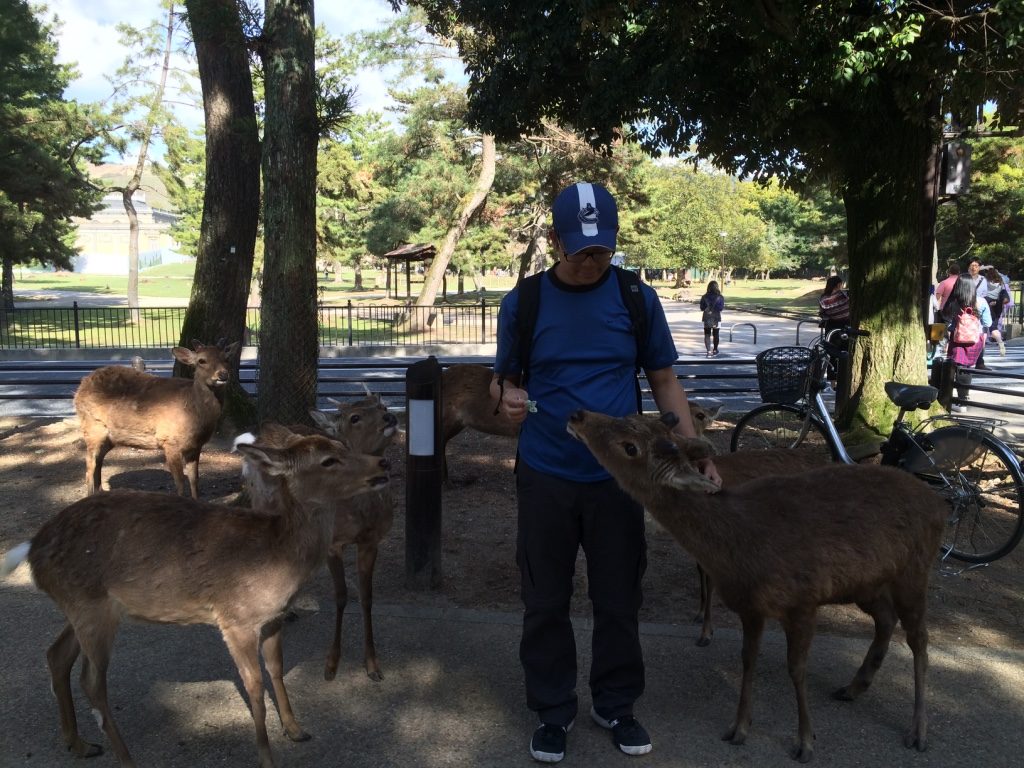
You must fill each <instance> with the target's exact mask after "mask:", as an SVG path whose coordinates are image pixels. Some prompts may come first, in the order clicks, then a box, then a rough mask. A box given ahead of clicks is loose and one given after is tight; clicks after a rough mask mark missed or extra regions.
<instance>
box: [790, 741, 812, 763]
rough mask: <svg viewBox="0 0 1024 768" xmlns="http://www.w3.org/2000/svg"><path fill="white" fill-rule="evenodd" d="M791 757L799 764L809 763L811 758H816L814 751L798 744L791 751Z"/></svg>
mask: <svg viewBox="0 0 1024 768" xmlns="http://www.w3.org/2000/svg"><path fill="white" fill-rule="evenodd" d="M789 756H790V757H792V758H793V759H794V760H796V761H797V762H798V763H809V762H811V758H812V757H814V749H813V748H812V747H809V746H806V745H803V744H797V745H796V746H795V747H793V749H791V750H790V751H789Z"/></svg>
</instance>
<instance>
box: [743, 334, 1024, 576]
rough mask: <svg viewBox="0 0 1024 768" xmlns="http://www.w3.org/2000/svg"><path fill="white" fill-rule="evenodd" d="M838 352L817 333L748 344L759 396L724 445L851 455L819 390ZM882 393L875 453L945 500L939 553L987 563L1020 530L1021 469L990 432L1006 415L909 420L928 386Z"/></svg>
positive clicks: (925, 405)
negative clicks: (807, 338)
mask: <svg viewBox="0 0 1024 768" xmlns="http://www.w3.org/2000/svg"><path fill="white" fill-rule="evenodd" d="M833 334H840V338H841V339H842V340H843V341H846V340H848V339H849V338H851V337H854V336H866V335H867V333H866V332H863V331H857V330H855V329H852V328H847V329H842V330H841V331H834V332H833ZM833 334H830V336H829V338H833ZM846 354H847V353H846V352H844V351H842V350H841V349H840V348H839V346H838V345H836V344H833V343H831V342H830V341H829V340H828V339H819V340H818V341H817V343H815V344H814V345H813V346H812V347H810V348H807V347H774V348H771V349H766V350H764V351H763V352H761V353H760V354H758V355H757V358H756V361H757V375H758V384H759V388H760V391H761V399H762V400H764V401H765V403H764V405H760V406H758V407H756V408H754V409H753V410H752V411H750V412H749V413H747V414H746V415H744V416H743V417H742V418H741V419H740V420H739V422H738V423H737V424H736V427H735V429H734V430H733V433H732V442H731V449H732V450H733V451H738V450H744V451H746V450H762V449H766V448H774V447H787V448H791V449H794V450H804V451H817V452H820V453H821V454H822V456H823V458H824V459H826V460H828V459H831V460H834V461H842V462H845V463H847V464H853V463H855V462H854V460H853V459H852V458H851V457H850V455H849V453H848V452H847V450H846V447H845V446H844V445H843V441H842V438H841V437H840V436H839V432H838V430H837V429H836V426H835V424H834V423H833V421H832V418H831V416H830V415H829V410H828V406H827V405H826V403H825V401H824V399H823V394H824V393H826V392H827V391H828V390H829V383H828V380H827V376H826V371H827V365H828V357H829V355H832V356H835V357H837V358H841V357H843V356H845V355H846ZM885 393H886V395H888V397H889V399H890V400H891V401H892V402H893V404H894V405H896V406H897V407H898V408H899V414H898V415H897V416H896V419H895V421H894V422H893V425H892V432H891V433H890V435H889V439H888V440H887V441H886V442H885V443H883V445H882V449H881V451H882V457H881V463H882V464H884V465H889V466H894V467H899V468H901V469H904V470H906V471H907V472H911V473H913V474H914V475H916V476H917V477H919V478H920V479H921V480H923V481H924V482H926V483H928V484H929V485H930V486H932V487H933V488H934V489H936V490H937V491H939V492H940V493H941V494H942V495H943V496H944V497H945V498H946V499H947V501H948V502H949V504H950V515H949V524H948V526H947V529H946V533H945V536H944V538H943V544H942V556H943V558H945V557H947V556H949V557H954V558H956V559H958V560H962V561H964V562H968V563H989V562H992V561H993V560H997V559H999V558H1000V557H1003V556H1005V555H1007V554H1008V553H1009V552H1011V551H1012V550H1013V548H1014V547H1016V546H1017V544H1018V543H1019V542H1020V540H1021V537H1022V535H1024V509H1022V507H1021V489H1022V486H1024V474H1022V472H1021V467H1020V463H1019V462H1018V459H1017V457H1016V455H1015V454H1014V452H1013V451H1012V450H1011V449H1010V448H1009V446H1007V445H1006V444H1005V443H1004V442H1002V441H1001V440H999V439H998V438H997V437H996V436H995V435H994V434H993V430H994V429H995V428H996V427H999V426H1001V425H1003V424H1005V423H1006V422H1005V421H1004V420H1002V419H992V418H984V417H978V416H966V415H960V414H949V413H943V414H939V415H937V416H931V417H928V418H925V419H923V420H922V421H921V422H919V423H918V424H917V425H916V426H914V425H912V424H910V423H908V422H907V421H906V416H907V414H908V413H910V412H912V411H915V410H917V409H921V410H928V409H929V408H930V407H931V406H932V403H934V402H935V400H936V398H937V397H938V390H937V389H935V387H930V386H918V385H911V384H901V383H899V382H895V381H890V382H887V383H886V385H885Z"/></svg>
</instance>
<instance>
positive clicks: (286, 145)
mask: <svg viewBox="0 0 1024 768" xmlns="http://www.w3.org/2000/svg"><path fill="white" fill-rule="evenodd" d="M313 31H314V18H313V3H312V0H267V2H266V26H265V28H264V38H265V40H264V45H263V48H262V51H261V54H262V57H263V66H264V72H265V73H266V109H267V114H266V122H265V130H264V140H263V180H264V246H265V247H264V267H263V312H262V323H263V325H262V329H261V333H260V397H259V416H260V420H261V421H263V420H268V419H269V420H274V421H279V422H282V423H285V424H288V423H296V422H307V421H308V420H309V415H308V412H309V410H311V409H312V408H313V407H314V406H315V404H316V383H317V362H318V346H317V294H316V150H317V136H318V128H317V118H316V105H315V98H314V94H315V83H314V72H313V62H314V54H313Z"/></svg>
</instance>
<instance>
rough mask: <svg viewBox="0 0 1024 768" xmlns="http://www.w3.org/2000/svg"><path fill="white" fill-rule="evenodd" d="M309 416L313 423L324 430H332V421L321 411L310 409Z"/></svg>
mask: <svg viewBox="0 0 1024 768" xmlns="http://www.w3.org/2000/svg"><path fill="white" fill-rule="evenodd" d="M309 418H311V419H312V420H313V423H314V424H316V425H317V426H318V427H319V428H320V429H322V430H324V431H325V432H331V433H333V432H334V421H333V420H332V419H331V417H330V416H328V415H327V414H326V413H324V412H323V411H310V412H309Z"/></svg>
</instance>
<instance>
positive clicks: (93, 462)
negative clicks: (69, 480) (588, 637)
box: [85, 437, 114, 496]
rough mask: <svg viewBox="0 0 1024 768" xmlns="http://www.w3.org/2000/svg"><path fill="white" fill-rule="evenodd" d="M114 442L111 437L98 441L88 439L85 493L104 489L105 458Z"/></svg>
mask: <svg viewBox="0 0 1024 768" xmlns="http://www.w3.org/2000/svg"><path fill="white" fill-rule="evenodd" d="M113 447H114V444H113V443H112V442H111V441H110V438H109V437H104V438H103V439H102V440H100V441H98V442H92V441H89V440H87V441H86V443H85V493H86V495H88V496H91V495H92V494H94V493H99V492H100V491H101V490H103V480H102V475H103V459H104V457H105V456H106V455H107V454H108V453H109V452H110V449H111V448H113Z"/></svg>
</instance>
